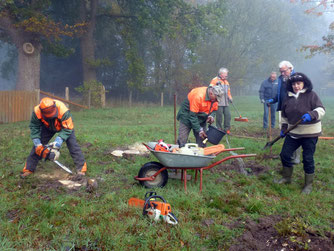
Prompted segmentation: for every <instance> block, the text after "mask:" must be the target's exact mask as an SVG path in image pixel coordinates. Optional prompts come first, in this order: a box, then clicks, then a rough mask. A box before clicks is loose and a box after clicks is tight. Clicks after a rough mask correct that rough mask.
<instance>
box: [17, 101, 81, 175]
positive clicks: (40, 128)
mask: <svg viewBox="0 0 334 251" xmlns="http://www.w3.org/2000/svg"><path fill="white" fill-rule="evenodd" d="M29 128H30V137H31V139H32V141H33V143H34V146H33V148H32V150H31V152H30V154H29V156H28V158H27V161H26V164H25V166H24V169H23V173H22V174H21V178H24V177H26V176H28V175H30V174H32V173H33V172H34V171H35V170H36V166H37V163H38V162H39V161H40V160H41V159H42V158H48V159H50V160H57V158H58V156H59V149H60V147H61V145H62V143H63V142H64V141H65V142H66V144H67V148H68V150H69V151H70V154H71V157H72V159H73V160H74V163H75V165H76V167H77V173H78V174H80V175H85V174H86V171H87V164H86V161H85V158H84V156H83V154H82V151H81V148H80V146H79V144H78V142H77V139H76V137H75V134H74V128H73V122H72V116H71V113H70V110H69V109H68V108H67V107H66V106H65V104H64V103H62V102H61V101H59V100H54V99H51V98H43V99H42V100H41V102H40V104H39V105H37V106H35V108H34V111H33V113H32V116H31V120H30V125H29ZM56 133H58V135H57V137H56V138H55V141H54V142H52V143H51V145H52V146H53V147H52V148H53V150H51V151H50V150H49V149H47V148H46V147H45V145H46V144H48V142H49V140H50V139H51V138H52V137H53V136H54V135H55V134H56ZM51 152H53V154H51Z"/></svg>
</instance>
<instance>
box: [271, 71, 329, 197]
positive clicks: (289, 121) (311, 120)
mask: <svg viewBox="0 0 334 251" xmlns="http://www.w3.org/2000/svg"><path fill="white" fill-rule="evenodd" d="M312 89H313V86H312V82H311V80H310V79H309V78H308V77H307V76H306V75H305V74H303V73H300V72H296V73H295V74H293V75H291V76H290V77H289V79H288V81H287V97H286V98H285V100H284V102H283V104H282V131H281V134H280V135H281V137H282V138H284V137H285V141H284V144H283V147H282V151H281V154H280V157H281V161H282V165H283V172H282V176H283V177H282V179H280V180H278V181H276V183H279V184H289V183H291V177H292V173H293V166H294V162H293V152H294V151H295V150H296V149H297V148H299V147H300V146H301V147H302V149H303V166H304V172H305V184H304V187H303V190H302V192H303V193H305V194H309V193H310V192H311V191H312V183H313V178H314V169H315V165H314V158H313V156H314V153H315V150H316V144H317V142H318V137H319V136H320V135H321V129H322V128H321V119H322V117H323V116H324V115H325V107H324V106H323V104H322V102H321V100H320V98H319V97H318V95H317V94H316V93H315V92H314V91H313V90H312ZM300 119H301V120H302V123H300V124H298V126H297V127H296V128H294V129H293V130H291V131H290V132H289V133H288V134H287V135H285V134H284V132H285V130H286V129H287V128H289V127H291V126H292V125H294V124H296V123H297V122H298V121H299V120H300Z"/></svg>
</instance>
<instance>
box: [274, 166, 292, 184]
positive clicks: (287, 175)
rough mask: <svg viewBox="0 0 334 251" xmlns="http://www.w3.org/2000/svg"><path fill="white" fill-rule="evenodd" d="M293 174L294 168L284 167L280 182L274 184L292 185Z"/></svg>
mask: <svg viewBox="0 0 334 251" xmlns="http://www.w3.org/2000/svg"><path fill="white" fill-rule="evenodd" d="M292 173H293V167H286V166H283V170H282V178H281V179H279V180H275V181H274V183H276V184H290V183H291V177H292Z"/></svg>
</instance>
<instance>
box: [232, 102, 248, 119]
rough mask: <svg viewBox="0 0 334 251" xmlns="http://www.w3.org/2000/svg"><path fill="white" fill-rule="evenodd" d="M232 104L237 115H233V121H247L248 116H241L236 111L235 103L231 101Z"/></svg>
mask: <svg viewBox="0 0 334 251" xmlns="http://www.w3.org/2000/svg"><path fill="white" fill-rule="evenodd" d="M232 106H233V107H234V109H235V110H236V111H237V113H238V115H239V117H235V118H234V121H239V122H248V118H246V117H242V116H241V115H240V113H239V111H238V109H237V108H236V107H235V105H234V104H233V103H232Z"/></svg>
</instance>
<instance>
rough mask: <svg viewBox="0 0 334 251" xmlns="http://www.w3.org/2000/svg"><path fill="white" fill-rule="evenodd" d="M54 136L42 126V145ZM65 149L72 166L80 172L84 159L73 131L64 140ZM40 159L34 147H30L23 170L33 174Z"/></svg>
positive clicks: (53, 133)
mask: <svg viewBox="0 0 334 251" xmlns="http://www.w3.org/2000/svg"><path fill="white" fill-rule="evenodd" d="M54 135H55V132H52V131H50V130H49V129H47V128H46V127H45V126H44V125H43V126H42V131H41V142H42V144H43V145H46V144H47V143H48V142H49V141H50V139H51V138H52V137H53V136H54ZM66 145H67V148H68V150H69V152H70V155H71V157H72V159H73V161H74V164H75V166H76V168H77V170H78V171H80V170H81V169H82V168H83V166H84V165H85V158H84V156H83V154H82V151H81V148H80V146H79V144H78V142H77V139H76V137H75V134H74V130H73V131H72V134H71V135H70V137H68V139H67V140H66ZM41 159H42V158H41V157H40V156H38V155H37V154H36V153H35V146H33V147H32V149H31V152H30V154H29V156H28V158H27V162H26V166H25V169H27V170H29V171H31V172H34V171H35V170H36V166H37V164H38V162H39V161H40V160H41Z"/></svg>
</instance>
